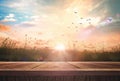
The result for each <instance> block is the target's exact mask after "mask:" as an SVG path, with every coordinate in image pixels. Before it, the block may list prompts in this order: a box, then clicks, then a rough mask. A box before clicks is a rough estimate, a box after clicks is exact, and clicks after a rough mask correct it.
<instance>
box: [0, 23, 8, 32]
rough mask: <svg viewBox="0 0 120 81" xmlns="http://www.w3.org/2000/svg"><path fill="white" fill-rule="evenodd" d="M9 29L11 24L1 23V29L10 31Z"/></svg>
mask: <svg viewBox="0 0 120 81" xmlns="http://www.w3.org/2000/svg"><path fill="white" fill-rule="evenodd" d="M9 30H10V27H9V26H6V25H3V24H0V31H9Z"/></svg>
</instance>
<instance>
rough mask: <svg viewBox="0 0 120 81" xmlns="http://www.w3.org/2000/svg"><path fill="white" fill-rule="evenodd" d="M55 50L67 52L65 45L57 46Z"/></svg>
mask: <svg viewBox="0 0 120 81" xmlns="http://www.w3.org/2000/svg"><path fill="white" fill-rule="evenodd" d="M55 50H58V51H64V50H65V45H64V44H57V45H56V46H55Z"/></svg>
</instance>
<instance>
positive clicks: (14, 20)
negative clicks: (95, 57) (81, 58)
mask: <svg viewBox="0 0 120 81" xmlns="http://www.w3.org/2000/svg"><path fill="white" fill-rule="evenodd" d="M119 4H120V0H0V36H1V37H9V38H11V39H15V40H18V41H23V42H24V41H25V39H26V38H27V40H28V41H30V43H31V44H32V45H35V44H37V45H39V44H41V43H40V41H41V40H42V41H43V43H45V44H48V43H50V45H51V46H52V45H53V46H54V45H55V44H57V43H62V44H65V45H68V44H73V43H75V42H76V41H77V42H80V41H82V42H83V41H85V42H89V43H93V44H95V43H98V42H101V43H103V42H106V43H108V42H109V43H110V44H114V43H115V42H116V43H118V42H120V41H119V40H120V37H119V34H120V9H119V8H120V5H119ZM36 41H37V42H36Z"/></svg>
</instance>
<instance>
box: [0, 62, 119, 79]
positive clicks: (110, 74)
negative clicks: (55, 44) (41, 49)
mask: <svg viewBox="0 0 120 81" xmlns="http://www.w3.org/2000/svg"><path fill="white" fill-rule="evenodd" d="M0 81H120V63H119V62H0Z"/></svg>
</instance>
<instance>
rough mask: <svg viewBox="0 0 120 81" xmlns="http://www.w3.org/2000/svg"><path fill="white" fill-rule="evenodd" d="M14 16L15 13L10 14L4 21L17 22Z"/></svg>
mask: <svg viewBox="0 0 120 81" xmlns="http://www.w3.org/2000/svg"><path fill="white" fill-rule="evenodd" d="M14 17H15V15H14V14H9V15H7V16H6V17H5V18H4V19H3V20H2V22H15V21H16V19H15V18H14Z"/></svg>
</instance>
